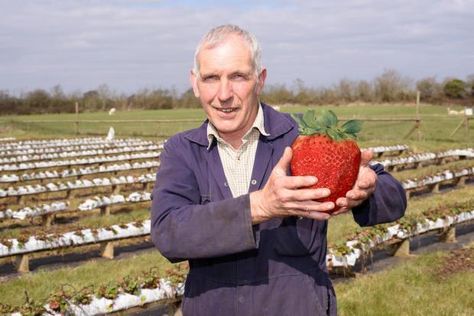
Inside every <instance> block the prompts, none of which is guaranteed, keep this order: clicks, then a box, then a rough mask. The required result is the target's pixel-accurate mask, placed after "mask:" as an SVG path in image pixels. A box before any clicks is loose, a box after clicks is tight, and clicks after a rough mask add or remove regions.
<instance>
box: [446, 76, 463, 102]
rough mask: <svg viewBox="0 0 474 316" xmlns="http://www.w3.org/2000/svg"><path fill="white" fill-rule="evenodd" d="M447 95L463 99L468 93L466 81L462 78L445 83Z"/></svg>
mask: <svg viewBox="0 0 474 316" xmlns="http://www.w3.org/2000/svg"><path fill="white" fill-rule="evenodd" d="M443 91H444V93H445V94H446V96H448V97H450V98H455V99H461V98H463V97H464V96H465V95H466V83H465V82H464V81H462V80H460V79H452V80H449V81H448V82H446V83H445V85H444V88H443Z"/></svg>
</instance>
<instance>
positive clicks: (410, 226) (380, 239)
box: [326, 200, 474, 268]
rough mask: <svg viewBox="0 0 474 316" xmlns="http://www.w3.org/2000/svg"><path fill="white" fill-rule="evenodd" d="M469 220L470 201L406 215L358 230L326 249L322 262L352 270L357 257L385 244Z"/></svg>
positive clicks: (473, 208) (472, 214)
mask: <svg viewBox="0 0 474 316" xmlns="http://www.w3.org/2000/svg"><path fill="white" fill-rule="evenodd" d="M472 220H474V202H473V201H472V200H471V201H468V202H465V203H462V204H457V205H454V206H452V207H449V208H446V207H439V208H436V209H429V210H427V211H424V212H423V213H421V214H419V215H406V216H405V217H403V218H402V219H400V220H398V221H397V222H395V224H394V223H390V224H383V225H377V226H374V227H368V228H364V229H358V230H357V232H356V233H355V234H354V235H353V236H351V237H349V238H348V239H347V241H344V242H342V243H338V244H335V245H331V246H330V247H329V248H328V255H327V257H326V262H327V264H328V267H331V268H333V267H353V266H354V265H355V264H356V263H357V261H358V260H359V259H360V258H361V256H363V255H364V254H367V253H370V252H371V251H372V250H373V249H375V248H376V247H380V246H382V245H384V244H386V243H387V242H390V241H394V240H395V241H399V240H406V239H410V238H413V237H415V236H419V235H422V234H424V233H426V232H429V231H437V230H442V229H447V228H449V227H452V226H453V225H457V224H460V223H465V222H469V221H472Z"/></svg>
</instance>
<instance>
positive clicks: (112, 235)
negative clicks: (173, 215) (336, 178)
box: [0, 220, 150, 257]
mask: <svg viewBox="0 0 474 316" xmlns="http://www.w3.org/2000/svg"><path fill="white" fill-rule="evenodd" d="M148 234H150V220H146V221H143V222H142V223H140V224H137V223H128V224H126V225H112V226H110V227H106V228H99V229H96V230H92V229H83V230H81V231H79V232H66V233H63V234H61V235H60V236H55V235H49V236H46V237H44V238H41V239H37V238H36V237H35V236H31V237H30V238H29V239H28V240H27V241H26V242H24V243H21V242H19V241H18V240H17V239H9V240H8V242H9V244H10V246H9V247H8V246H6V245H3V244H0V257H6V256H12V255H18V254H25V253H30V252H34V251H42V250H51V249H56V248H63V247H68V246H73V245H85V244H90V243H97V242H103V241H109V240H117V239H123V238H128V237H139V236H144V235H148Z"/></svg>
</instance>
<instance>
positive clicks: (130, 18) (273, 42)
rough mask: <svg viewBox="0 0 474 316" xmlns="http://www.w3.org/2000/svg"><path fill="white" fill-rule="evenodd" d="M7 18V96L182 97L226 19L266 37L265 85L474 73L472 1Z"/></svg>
mask: <svg viewBox="0 0 474 316" xmlns="http://www.w3.org/2000/svg"><path fill="white" fill-rule="evenodd" d="M0 12H1V19H0V90H4V91H8V92H9V93H12V94H19V93H22V92H26V91H31V90H34V89H45V90H48V91H49V90H51V89H52V88H53V87H54V86H56V85H60V86H61V87H62V89H63V90H64V91H65V92H75V91H82V92H86V91H88V90H92V89H96V88H97V87H99V86H100V85H104V84H105V85H107V86H108V87H109V88H110V89H111V90H112V91H115V92H119V93H133V92H135V91H138V90H141V89H175V90H176V91H178V92H183V91H185V90H186V89H188V88H189V80H188V77H189V71H190V69H191V67H192V64H193V55H194V50H195V46H196V45H197V43H198V42H199V40H200V38H201V37H202V36H203V35H204V34H205V33H206V32H207V31H208V30H209V29H211V28H212V27H214V26H217V25H221V24H227V23H232V24H237V25H239V26H241V27H243V28H245V29H247V30H249V31H250V32H252V33H254V34H255V35H256V37H257V38H258V40H259V42H260V44H261V46H262V63H263V65H264V66H265V67H266V68H267V72H268V75H267V82H266V83H267V85H275V84H284V85H286V86H287V87H290V88H291V87H293V86H294V85H295V82H296V80H297V79H298V80H302V81H303V82H304V84H305V86H308V87H330V86H331V85H334V84H336V83H337V82H339V81H340V80H341V79H348V80H369V81H370V80H373V79H374V78H375V77H377V76H379V75H381V74H382V73H383V72H384V71H385V70H389V69H393V70H396V71H398V72H399V73H400V74H401V75H402V76H405V77H408V78H411V79H412V80H413V81H416V80H419V79H422V78H426V77H433V76H434V77H435V78H436V79H437V80H438V81H442V80H444V79H445V78H447V77H457V78H460V79H465V78H466V77H467V76H468V75H470V74H474V0H442V1H439V0H389V1H386V0H340V1H337V0H334V1H328V0H326V1H309V0H306V1H303V0H293V1H286V0H274V1H265V0H253V1H246V0H241V1H224V0H221V1H208V0H200V1H191V0H187V1H179V0H169V1H168V0H161V1H159V0H157V1H154V0H0Z"/></svg>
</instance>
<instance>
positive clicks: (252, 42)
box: [193, 24, 262, 77]
mask: <svg viewBox="0 0 474 316" xmlns="http://www.w3.org/2000/svg"><path fill="white" fill-rule="evenodd" d="M230 35H237V36H240V37H241V38H242V39H243V40H245V41H246V42H247V43H248V45H249V48H250V58H251V60H252V63H253V68H254V70H255V74H256V76H257V77H258V75H259V74H260V72H261V71H262V62H261V55H262V51H261V49H260V44H259V43H258V41H257V38H256V37H255V36H254V35H253V34H251V33H250V32H248V31H246V30H243V29H241V28H240V27H238V26H237V25H232V24H225V25H221V26H217V27H215V28H213V29H211V30H210V31H209V32H208V33H207V34H206V35H204V36H203V38H202V39H201V41H200V42H199V44H198V45H197V47H196V51H195V53H194V67H193V72H194V74H195V75H196V76H198V77H199V76H200V72H199V66H200V65H199V61H198V55H199V53H200V52H201V50H202V48H203V47H204V46H207V47H210V48H213V47H216V46H217V45H219V44H221V43H222V42H223V41H224V40H226V39H227V38H228V37H229V36H230Z"/></svg>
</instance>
